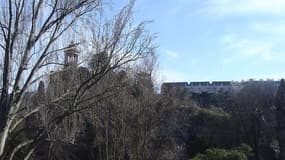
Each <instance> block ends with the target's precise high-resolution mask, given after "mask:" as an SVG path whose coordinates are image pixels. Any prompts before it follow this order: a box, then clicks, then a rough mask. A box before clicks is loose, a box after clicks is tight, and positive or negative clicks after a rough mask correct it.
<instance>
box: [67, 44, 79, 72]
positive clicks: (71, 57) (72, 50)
mask: <svg viewBox="0 0 285 160" xmlns="http://www.w3.org/2000/svg"><path fill="white" fill-rule="evenodd" d="M78 53H79V51H78V50H77V48H76V45H75V44H74V42H73V41H71V43H70V44H69V46H68V49H66V50H65V51H64V67H69V66H77V64H78Z"/></svg>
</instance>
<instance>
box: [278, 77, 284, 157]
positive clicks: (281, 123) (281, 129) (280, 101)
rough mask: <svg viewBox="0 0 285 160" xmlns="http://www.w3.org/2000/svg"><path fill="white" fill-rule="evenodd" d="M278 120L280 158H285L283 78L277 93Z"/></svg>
mask: <svg viewBox="0 0 285 160" xmlns="http://www.w3.org/2000/svg"><path fill="white" fill-rule="evenodd" d="M276 120H277V135H278V141H279V151H280V153H279V160H285V82H284V79H282V80H281V82H280V86H279V89H278V92H277V95H276Z"/></svg>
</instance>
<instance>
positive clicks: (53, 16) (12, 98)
mask: <svg viewBox="0 0 285 160" xmlns="http://www.w3.org/2000/svg"><path fill="white" fill-rule="evenodd" d="M133 4H134V1H131V2H130V3H129V4H128V5H127V6H126V7H125V8H123V9H122V10H121V12H120V13H119V14H118V15H117V16H116V17H115V19H114V20H113V21H112V23H110V24H109V23H106V24H104V25H102V26H98V27H97V28H95V27H94V28H93V29H92V31H93V32H92V33H93V35H94V36H93V37H92V43H88V42H89V41H88V40H86V42H87V44H92V46H93V53H95V54H102V53H103V54H106V55H107V56H106V59H105V61H104V63H102V64H101V66H100V67H96V69H94V70H92V71H91V72H90V75H89V76H88V78H86V79H84V80H83V81H81V82H80V83H79V84H77V85H75V86H73V88H72V89H69V90H68V91H66V92H64V93H63V94H62V95H60V96H59V97H56V98H53V99H51V100H50V101H49V104H59V103H61V102H62V101H66V100H67V99H68V100H70V101H69V104H68V106H69V107H68V108H65V109H64V112H62V113H61V114H60V115H58V116H56V117H55V118H54V119H53V120H52V122H53V125H52V127H51V128H53V127H56V124H59V123H61V122H63V121H64V119H65V118H66V117H69V116H70V115H73V114H75V113H77V112H81V111H83V110H86V109H88V108H90V107H93V106H94V104H96V103H98V101H100V100H101V99H104V98H106V97H105V96H104V95H106V92H108V91H109V90H105V91H103V92H101V93H98V94H96V95H92V94H88V93H89V90H90V89H92V88H94V87H96V84H98V82H99V81H100V80H101V79H102V77H104V76H105V75H106V74H107V73H108V72H110V71H112V70H115V69H116V68H120V67H121V66H124V65H126V64H128V63H130V62H133V61H135V60H137V59H140V58H143V57H145V56H146V55H148V54H150V53H152V52H153V48H154V47H153V46H152V39H153V37H152V36H151V35H149V34H147V32H145V27H144V25H145V23H140V24H139V25H137V26H134V25H133V24H132V23H131V15H132V8H133ZM1 6H3V7H2V8H1V17H0V29H1V32H0V47H1V54H3V59H1V64H2V66H1V69H2V70H1V77H2V86H1V97H0V100H1V105H0V109H1V112H0V114H1V115H0V117H1V121H0V136H1V137H0V157H1V158H2V159H4V157H5V156H7V154H6V153H7V144H8V142H7V141H8V140H9V139H11V135H12V133H13V132H15V129H16V128H17V127H18V126H19V125H20V124H21V123H22V122H23V121H25V119H27V118H28V117H29V116H31V115H33V114H34V113H37V112H38V111H39V110H40V109H42V108H43V107H46V106H49V105H47V104H45V103H43V104H39V105H38V106H35V107H30V108H28V107H22V106H23V105H22V103H23V99H24V95H25V94H26V93H27V91H28V90H29V88H30V87H32V86H33V85H34V84H35V83H36V82H38V81H39V80H40V79H41V78H42V77H44V76H45V74H46V73H45V72H44V71H45V69H46V68H47V67H49V66H51V65H55V64H59V62H58V61H56V60H55V59H54V57H55V56H58V53H59V52H60V51H64V50H66V49H70V48H72V47H74V45H77V44H74V45H72V46H67V47H66V46H63V47H59V45H56V44H60V42H62V41H61V40H62V39H63V38H64V37H67V36H68V34H70V33H71V32H72V31H73V30H71V29H72V27H73V26H76V25H81V24H82V21H80V23H79V20H80V19H85V20H86V19H88V17H89V21H88V22H92V18H94V17H92V16H91V17H90V15H94V14H95V15H96V12H97V11H98V10H99V9H101V6H102V1H101V0H75V1H74V0H27V1H26V0H7V1H1ZM97 33H98V34H97ZM99 33H100V34H99ZM94 99H95V100H94ZM51 128H50V129H51ZM45 135H46V132H41V133H40V134H39V135H38V136H37V138H35V139H33V140H27V141H23V142H21V143H19V144H18V145H17V146H16V147H15V148H13V149H12V151H11V154H10V159H13V156H14V155H15V154H16V152H18V151H19V150H20V149H21V148H23V147H26V146H34V147H36V146H37V145H35V143H36V142H37V141H38V140H39V139H41V138H42V137H43V136H45ZM34 147H32V149H31V150H30V151H29V152H28V153H27V157H26V159H28V157H29V156H31V154H32V151H34V149H35V148H34Z"/></svg>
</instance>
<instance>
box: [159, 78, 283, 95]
mask: <svg viewBox="0 0 285 160" xmlns="http://www.w3.org/2000/svg"><path fill="white" fill-rule="evenodd" d="M249 85H250V86H254V85H259V86H260V85H262V86H271V87H272V88H273V89H275V90H277V88H278V86H279V81H274V80H266V81H264V80H249V81H242V82H236V81H213V82H209V81H200V82H190V83H188V82H168V83H163V84H162V85H161V93H162V94H166V93H167V92H170V91H171V90H173V89H179V90H184V91H186V92H187V93H190V94H193V93H194V94H201V93H211V94H216V93H233V92H234V91H239V90H241V89H242V88H243V87H245V86H249Z"/></svg>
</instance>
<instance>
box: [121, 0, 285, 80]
mask: <svg viewBox="0 0 285 160" xmlns="http://www.w3.org/2000/svg"><path fill="white" fill-rule="evenodd" d="M124 1H127V0H124ZM134 16H135V19H136V20H138V21H139V20H153V23H152V24H150V25H149V26H148V29H149V30H150V31H151V32H154V33H157V34H158V38H157V39H156V44H157V45H158V46H159V48H158V50H157V52H158V57H159V58H158V60H159V73H160V76H161V78H162V80H163V81H201V80H209V81H213V80H245V79H249V78H255V79H260V78H263V79H267V78H274V79H279V78H281V77H285V0H137V2H136V5H135V15H134Z"/></svg>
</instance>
